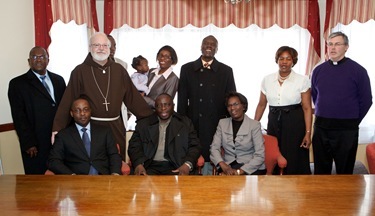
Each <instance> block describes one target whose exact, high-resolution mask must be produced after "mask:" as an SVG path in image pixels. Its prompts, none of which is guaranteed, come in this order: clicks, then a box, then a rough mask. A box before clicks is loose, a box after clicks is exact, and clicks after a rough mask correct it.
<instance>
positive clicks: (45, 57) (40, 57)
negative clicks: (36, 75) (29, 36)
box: [30, 55, 48, 61]
mask: <svg viewBox="0 0 375 216" xmlns="http://www.w3.org/2000/svg"><path fill="white" fill-rule="evenodd" d="M30 58H31V59H32V60H34V61H36V60H37V59H39V60H42V61H43V60H46V59H48V57H47V56H45V55H40V56H37V55H33V56H30Z"/></svg>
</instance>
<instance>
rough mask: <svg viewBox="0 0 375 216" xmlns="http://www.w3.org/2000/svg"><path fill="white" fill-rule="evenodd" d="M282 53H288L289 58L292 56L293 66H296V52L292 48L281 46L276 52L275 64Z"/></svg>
mask: <svg viewBox="0 0 375 216" xmlns="http://www.w3.org/2000/svg"><path fill="white" fill-rule="evenodd" d="M283 52H288V53H289V54H290V56H292V59H293V66H294V65H296V64H297V62H298V52H297V50H295V49H294V48H293V47H289V46H282V47H280V48H279V49H278V50H277V51H276V55H275V61H276V63H277V61H278V60H279V57H280V56H281V54H282V53H283Z"/></svg>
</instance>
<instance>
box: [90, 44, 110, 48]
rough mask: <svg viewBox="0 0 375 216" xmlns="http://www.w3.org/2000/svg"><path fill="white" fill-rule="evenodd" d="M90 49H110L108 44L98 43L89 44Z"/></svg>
mask: <svg viewBox="0 0 375 216" xmlns="http://www.w3.org/2000/svg"><path fill="white" fill-rule="evenodd" d="M91 46H92V47H94V48H95V49H97V48H99V47H103V48H104V49H108V48H110V47H111V45H109V44H98V43H95V44H91Z"/></svg>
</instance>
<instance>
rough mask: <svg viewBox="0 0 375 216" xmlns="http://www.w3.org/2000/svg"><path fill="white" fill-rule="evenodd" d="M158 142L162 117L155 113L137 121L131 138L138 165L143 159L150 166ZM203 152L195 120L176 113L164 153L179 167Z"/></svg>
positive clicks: (131, 150)
mask: <svg viewBox="0 0 375 216" xmlns="http://www.w3.org/2000/svg"><path fill="white" fill-rule="evenodd" d="M158 145H159V119H158V117H157V115H156V114H155V113H154V114H153V115H151V116H149V117H147V118H144V119H142V120H140V121H139V122H138V123H137V126H136V127H135V131H134V132H133V135H132V137H131V138H130V140H129V147H128V154H129V157H130V160H131V162H132V165H133V166H134V168H135V167H137V166H138V165H139V164H142V163H143V164H144V167H145V169H147V167H148V166H149V165H150V164H151V162H152V160H153V159H154V157H155V153H156V150H157V148H158ZM200 154H201V146H200V144H199V139H198V137H197V133H196V131H195V130H194V126H193V124H192V122H191V120H190V119H189V118H188V117H186V116H183V115H180V114H178V113H174V114H173V115H172V119H171V121H170V123H169V125H168V127H167V130H166V138H165V153H164V157H165V158H166V159H168V160H169V161H170V162H171V163H172V164H173V165H174V167H175V169H177V168H179V167H180V166H181V165H182V164H183V163H184V162H186V161H190V162H191V163H192V164H195V163H196V162H197V160H198V157H199V156H200Z"/></svg>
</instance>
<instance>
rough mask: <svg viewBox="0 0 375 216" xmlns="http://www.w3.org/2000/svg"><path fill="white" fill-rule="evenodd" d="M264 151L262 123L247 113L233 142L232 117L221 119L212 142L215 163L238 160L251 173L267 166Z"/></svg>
mask: <svg viewBox="0 0 375 216" xmlns="http://www.w3.org/2000/svg"><path fill="white" fill-rule="evenodd" d="M221 147H223V148H224V152H225V154H224V157H222V156H221ZM264 151H265V148H264V140H263V135H262V130H261V125H260V123H259V122H258V121H255V120H252V119H250V118H249V117H248V116H247V115H245V118H244V120H243V123H242V125H241V127H240V129H239V130H238V132H237V136H236V140H235V142H233V128H232V118H225V119H221V120H220V121H219V125H218V126H217V130H216V133H215V136H214V138H213V141H212V144H211V150H210V152H211V155H210V159H211V161H212V162H213V163H214V164H215V165H218V164H219V162H221V161H224V162H225V163H226V164H228V165H229V164H230V163H232V162H233V161H235V160H237V162H238V163H243V164H244V165H243V166H242V167H241V169H242V170H243V171H245V172H246V173H247V174H251V173H253V172H255V171H257V170H259V169H261V170H262V169H265V168H266V166H265V164H264V160H265V156H264Z"/></svg>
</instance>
